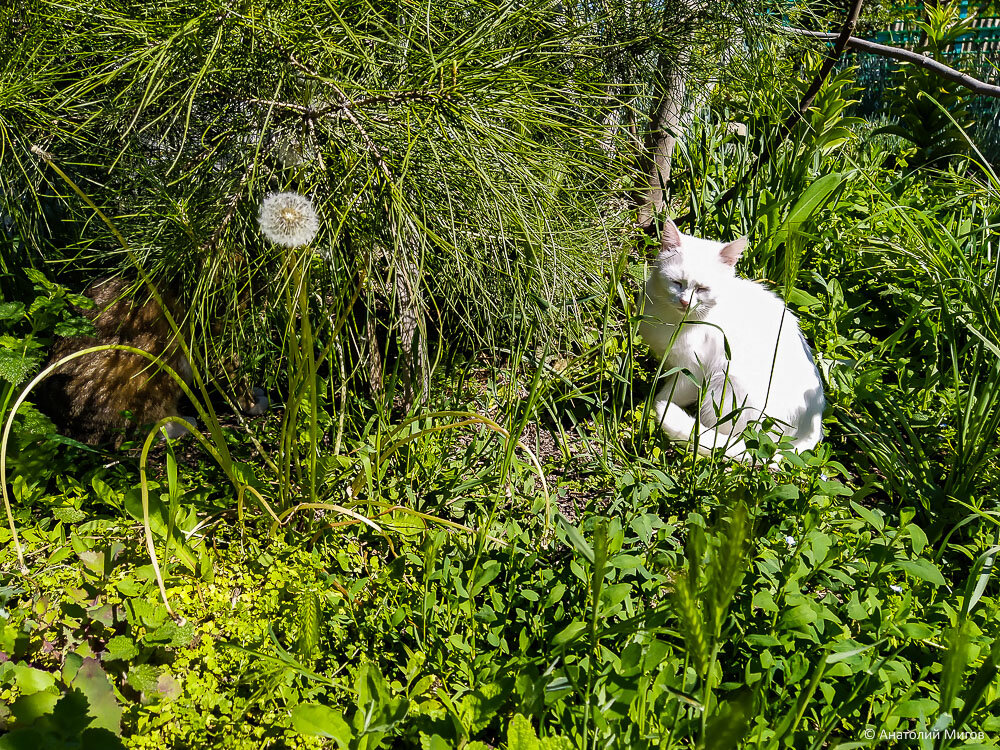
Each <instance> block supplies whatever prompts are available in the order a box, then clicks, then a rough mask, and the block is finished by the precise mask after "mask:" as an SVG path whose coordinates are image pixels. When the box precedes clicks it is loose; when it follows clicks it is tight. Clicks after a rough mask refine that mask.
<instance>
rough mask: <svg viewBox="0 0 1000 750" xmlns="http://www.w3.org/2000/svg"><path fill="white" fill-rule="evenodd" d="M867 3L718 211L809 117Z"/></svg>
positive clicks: (855, 3) (851, 14)
mask: <svg viewBox="0 0 1000 750" xmlns="http://www.w3.org/2000/svg"><path fill="white" fill-rule="evenodd" d="M863 3H864V0H851V5H850V7H849V8H848V9H847V18H846V19H845V21H844V25H843V27H842V28H841V30H840V33H839V34H830V35H829V38H831V39H835V40H836V42H835V43H834V45H833V49H831V50H830V51H829V52H827V54H826V59H825V60H823V65H822V66H821V67H820V69H819V71H818V72H817V73H816V76H815V77H814V78H813V80H812V83H810V84H809V88H808V89H806V92H805V94H803V95H802V100H801V101H800V102H799V106H798V108H797V109H796V110H795V111H794V112H793V113H792V114H791V115H789V117H788V119H787V120H785V122H784V123H782V125H781V127H780V128H779V129H778V132H777V133H776V134H775V136H774V137H773V138H770V139H768V140H767V141H766V142H765V143H764V147H763V148H762V149H761V150H760V153H758V154H757V157H756V158H755V159H754V160H753V163H752V164H751V165H750V168H749V169H747V171H746V173H745V174H744V175H743V176H742V177H741V178H740V179H739V180H737V181H736V184H734V185H733V186H732V187H731V188H729V189H728V190H727V191H726V192H725V193H723V194H722V195H721V196H720V197H719V199H718V200H717V201H716V202H715V206H716V208H718V207H719V206H723V205H725V204H726V203H729V201H731V200H732V199H733V198H735V197H736V195H737V194H738V193H739V191H740V189H741V188H742V187H743V186H744V185H745V184H746V183H747V182H749V181H750V180H752V179H753V178H754V177H756V176H757V173H758V172H760V168H761V167H762V166H763V165H764V163H765V162H766V161H767V160H768V159H770V158H771V155H772V154H773V153H774V151H775V150H776V149H777V148H778V146H780V145H781V144H782V143H783V142H784V140H785V139H786V138H787V137H788V136H789V135H790V134H791V132H792V129H793V128H794V127H795V126H796V125H798V124H799V121H800V120H802V118H803V117H805V115H806V113H807V112H808V111H809V108H810V107H811V106H812V103H813V101H814V100H815V99H816V95H817V94H818V93H819V90H820V89H821V88H822V87H823V82H824V81H826V79H827V77H828V76H829V75H830V72H831V71H832V70H833V67H834V66H835V65H836V64H837V61H838V60H839V59H840V58H841V56H842V55H843V54H844V50H845V49H846V48H847V44H848V42H849V41H850V40H851V39H853V38H854V37H853V36H851V35H852V33H853V32H854V27H855V26H857V23H858V16H860V15H861V5H862V4H863ZM693 216H694V209H693V208H692V209H691V210H690V211H688V212H687V213H686V214H685V215H684V216H682V217H681V218H680V219H678V220H677V221H678V223H683V222H686V221H689V220H690V219H692V218H693Z"/></svg>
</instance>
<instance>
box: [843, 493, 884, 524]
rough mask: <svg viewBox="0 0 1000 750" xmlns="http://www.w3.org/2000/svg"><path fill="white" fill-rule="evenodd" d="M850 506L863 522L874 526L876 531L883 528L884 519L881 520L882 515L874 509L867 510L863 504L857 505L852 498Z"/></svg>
mask: <svg viewBox="0 0 1000 750" xmlns="http://www.w3.org/2000/svg"><path fill="white" fill-rule="evenodd" d="M851 507H852V508H853V509H854V512H855V513H857V514H858V515H859V516H861V517H862V518H863V519H865V523H867V524H868V525H869V526H872V527H874V528H875V529H876V530H877V531H882V529H883V528H885V521H883V520H882V516H881V515H879V514H878V513H876V512H875V511H872V510H869V509H868V508H866V507H865V506H863V505H859V504H858V503H856V502H854V501H853V500H852V501H851Z"/></svg>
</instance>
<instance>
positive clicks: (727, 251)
mask: <svg viewBox="0 0 1000 750" xmlns="http://www.w3.org/2000/svg"><path fill="white" fill-rule="evenodd" d="M746 247H747V238H746V237H740V238H739V239H738V240H733V241H732V242H730V243H729V244H728V245H723V246H722V249H721V250H719V257H720V258H722V262H723V263H725V264H726V265H727V266H735V265H736V261H738V260H739V259H740V256H741V255H743V251H744V250H746Z"/></svg>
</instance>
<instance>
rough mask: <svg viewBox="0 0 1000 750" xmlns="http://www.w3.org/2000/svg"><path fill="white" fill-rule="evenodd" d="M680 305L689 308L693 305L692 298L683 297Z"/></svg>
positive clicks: (684, 308)
mask: <svg viewBox="0 0 1000 750" xmlns="http://www.w3.org/2000/svg"><path fill="white" fill-rule="evenodd" d="M680 305H681V309H682V310H687V309H688V308H689V307H690V306H691V300H687V299H681V301H680Z"/></svg>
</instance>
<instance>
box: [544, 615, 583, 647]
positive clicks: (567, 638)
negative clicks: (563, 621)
mask: <svg viewBox="0 0 1000 750" xmlns="http://www.w3.org/2000/svg"><path fill="white" fill-rule="evenodd" d="M586 629H587V623H585V622H581V621H580V620H574V621H573V622H571V623H570V624H569V625H567V626H566V627H564V628H563V629H562V630H560V631H559V632H558V633H556V635H555V637H554V638H553V639H552V645H553V646H554V647H555V646H565V645H566V644H567V643H571V642H573V641H575V640H576V639H577V638H579V637H580V635H581V634H582V633H583V631H584V630H586Z"/></svg>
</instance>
